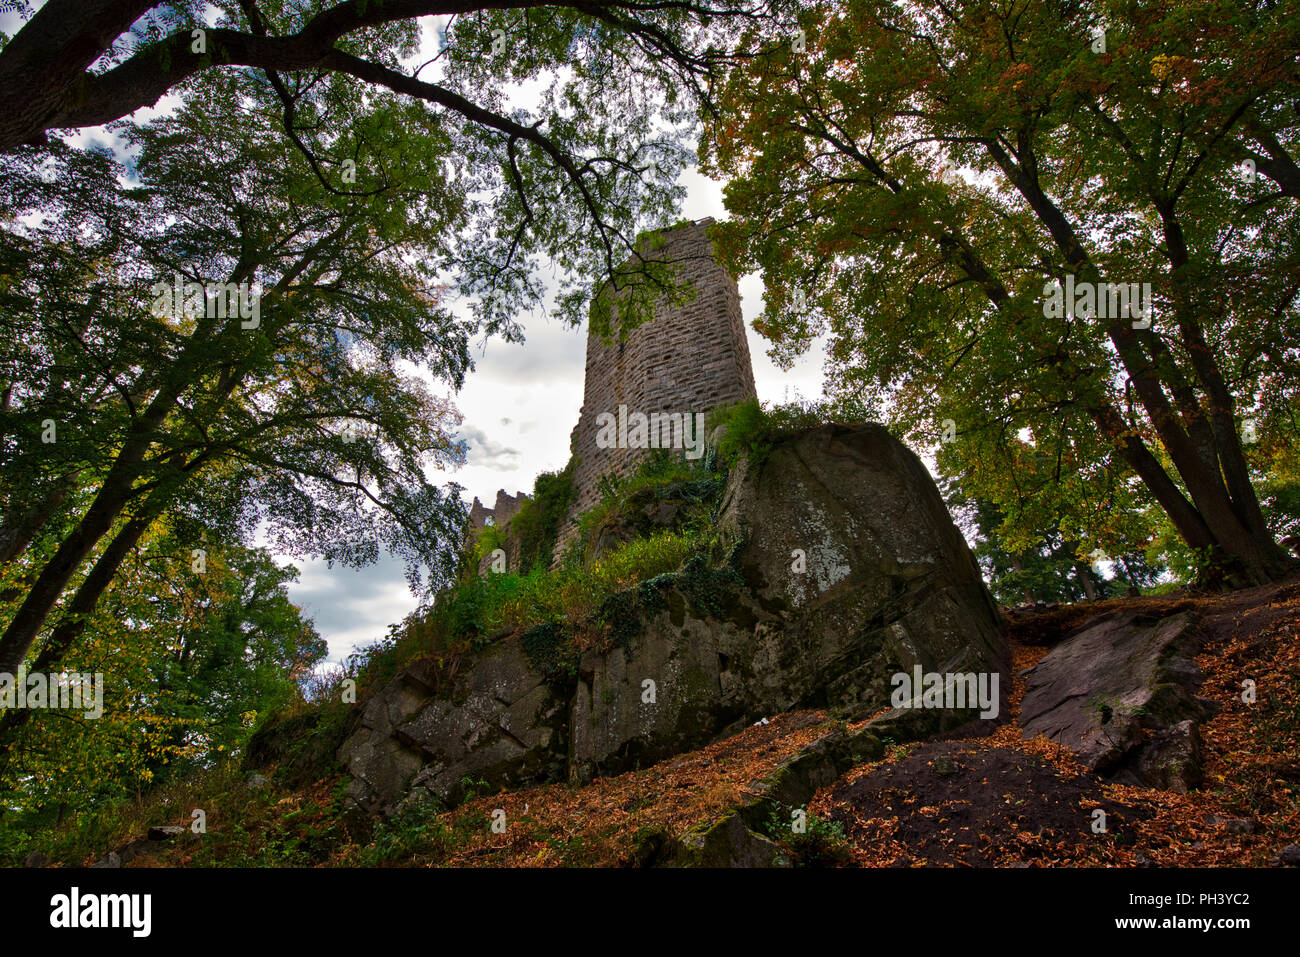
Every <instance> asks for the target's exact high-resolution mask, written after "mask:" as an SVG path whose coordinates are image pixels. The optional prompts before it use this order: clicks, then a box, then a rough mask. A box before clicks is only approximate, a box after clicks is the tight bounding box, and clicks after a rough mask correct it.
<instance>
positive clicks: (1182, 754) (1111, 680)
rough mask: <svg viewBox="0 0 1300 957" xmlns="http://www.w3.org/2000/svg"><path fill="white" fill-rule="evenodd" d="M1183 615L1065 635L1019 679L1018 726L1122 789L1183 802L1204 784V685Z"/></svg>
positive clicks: (1103, 623)
mask: <svg viewBox="0 0 1300 957" xmlns="http://www.w3.org/2000/svg"><path fill="white" fill-rule="evenodd" d="M1194 626H1195V620H1194V618H1193V616H1192V614H1191V613H1190V612H1184V613H1181V614H1178V615H1174V616H1172V617H1169V618H1164V619H1155V620H1152V619H1144V618H1142V617H1141V616H1140V615H1139V614H1138V613H1136V612H1131V611H1130V612H1117V613H1114V614H1110V615H1105V616H1103V617H1102V618H1099V619H1094V620H1093V621H1091V622H1089V623H1088V624H1086V625H1084V626H1083V627H1082V628H1080V629H1077V630H1076V631H1074V632H1072V633H1071V634H1069V635H1067V636H1066V637H1065V639H1064V640H1063V641H1062V642H1061V643H1060V644H1059V645H1057V646H1056V647H1055V648H1053V649H1052V651H1050V652H1049V653H1048V654H1047V655H1046V656H1045V657H1044V658H1043V660H1042V661H1040V662H1039V663H1038V665H1037V667H1035V668H1034V669H1033V670H1032V671H1030V673H1029V675H1028V677H1027V678H1026V684H1025V699H1024V703H1023V704H1022V706H1021V714H1020V725H1021V728H1022V729H1023V730H1024V734H1025V737H1033V736H1034V735H1037V734H1043V735H1046V736H1047V737H1048V738H1051V739H1052V740H1055V741H1059V742H1060V743H1061V744H1063V745H1065V746H1066V747H1068V748H1070V750H1072V751H1074V752H1075V753H1077V754H1078V755H1079V757H1080V758H1082V759H1083V761H1084V762H1085V763H1086V764H1087V765H1088V766H1089V767H1091V768H1093V769H1094V770H1096V771H1098V772H1099V773H1101V774H1105V775H1109V776H1112V777H1113V778H1114V779H1115V780H1117V781H1119V782H1121V783H1124V784H1140V785H1145V786H1148V787H1158V788H1166V789H1172V790H1176V791H1181V792H1184V793H1185V792H1186V791H1187V790H1188V789H1190V788H1193V787H1195V786H1196V785H1197V784H1199V783H1200V780H1201V742H1200V733H1199V726H1198V722H1199V721H1200V720H1203V719H1204V718H1206V717H1208V716H1210V715H1211V714H1213V713H1214V710H1215V708H1216V705H1215V704H1214V702H1211V701H1207V700H1206V699H1204V698H1199V697H1197V696H1196V694H1195V692H1196V690H1197V688H1199V687H1200V684H1201V674H1200V670H1199V669H1198V668H1197V666H1196V663H1195V661H1193V660H1192V655H1193V654H1194V653H1195V645H1196V635H1195V627H1194Z"/></svg>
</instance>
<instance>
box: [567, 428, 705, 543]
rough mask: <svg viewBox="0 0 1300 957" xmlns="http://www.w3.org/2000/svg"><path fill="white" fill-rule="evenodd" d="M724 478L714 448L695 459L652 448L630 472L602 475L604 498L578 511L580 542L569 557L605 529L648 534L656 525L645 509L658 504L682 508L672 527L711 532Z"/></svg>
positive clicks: (600, 489)
mask: <svg viewBox="0 0 1300 957" xmlns="http://www.w3.org/2000/svg"><path fill="white" fill-rule="evenodd" d="M726 479H727V476H726V472H725V471H719V470H718V467H717V459H716V456H715V455H713V454H712V453H710V454H706V455H705V456H704V457H703V458H701V459H699V460H696V461H694V462H692V461H690V460H688V459H686V458H685V457H684V455H682V454H681V453H674V452H673V451H671V450H669V449H655V450H652V451H651V453H650V454H649V455H647V456H646V457H645V458H644V459H642V460H641V461H640V462H639V463H638V465H637V468H636V469H635V470H634V471H633V472H632V473H631V474H629V475H626V476H623V477H621V478H617V477H614V476H610V475H604V476H601V478H600V480H599V482H598V483H597V488H598V489H599V491H600V501H599V502H598V503H597V504H596V505H594V506H593V507H591V508H589V509H587V511H585V512H583V513H582V515H580V516H579V517H578V530H579V544H578V546H577V548H576V549H574V550H573V554H572V556H569V557H571V558H572V560H579V559H580V557H581V555H582V553H583V552H584V551H585V550H586V549H589V548H590V547H591V546H594V545H595V544H596V542H597V540H598V538H599V537H600V534H601V532H602V531H604V530H606V529H610V528H615V529H618V530H620V531H623V532H630V533H631V534H636V535H647V534H650V533H651V531H652V530H653V528H655V527H656V526H654V525H653V523H651V522H650V521H649V517H648V515H647V512H648V511H650V510H652V509H654V508H655V507H656V506H658V505H660V504H670V505H675V506H677V507H678V508H679V514H678V515H677V516H676V517H675V518H674V520H673V522H672V526H671V527H672V528H674V529H679V530H689V531H691V532H693V533H696V534H707V532H708V531H709V530H710V529H711V528H712V526H713V522H714V521H715V520H716V518H717V515H716V512H717V507H718V505H719V504H720V502H721V498H722V490H723V488H724V486H725V485H726Z"/></svg>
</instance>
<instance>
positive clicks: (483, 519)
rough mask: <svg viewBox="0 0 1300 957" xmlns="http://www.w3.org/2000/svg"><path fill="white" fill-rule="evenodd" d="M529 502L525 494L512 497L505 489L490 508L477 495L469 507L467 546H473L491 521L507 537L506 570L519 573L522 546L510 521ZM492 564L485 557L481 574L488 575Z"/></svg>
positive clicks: (521, 493) (488, 558) (481, 564)
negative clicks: (511, 529) (511, 528)
mask: <svg viewBox="0 0 1300 957" xmlns="http://www.w3.org/2000/svg"><path fill="white" fill-rule="evenodd" d="M527 501H529V498H528V496H527V495H525V494H524V493H523V492H520V493H519V494H517V495H511V494H509V493H508V492H507V491H506V490H505V489H498V490H497V498H496V502H495V504H494V505H493V507H492V508H488V507H487V506H486V505H484V504H483V503H482V502H480V501H479V500H478V496H477V495H476V496H474V504H473V505H471V506H470V507H469V525H468V526H467V528H466V530H465V539H466V543H467V545H468V544H473V542H474V540H475V538H476V537H477V536H478V533H479V532H481V531H483V528H484V527H485V526H486V525H487V524H488V520H489V519H490V520H491V523H492V524H493V525H495V526H498V527H500V528H501V529H502V530H503V533H504V535H505V552H506V569H507V570H508V571H514V572H517V571H519V570H520V568H519V565H520V558H521V552H522V544H521V542H520V541H519V538H518V536H515V535H511V534H510V520H511V519H512V518H514V517H515V515H517V514H518V513H519V510H520V509H521V508H523V506H524V502H527ZM491 564H492V559H491V556H485V557H484V559H483V561H482V562H480V564H479V574H480V575H485V574H487V571H488V568H489V567H490V566H491Z"/></svg>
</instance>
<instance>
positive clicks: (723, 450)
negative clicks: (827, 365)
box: [709, 397, 871, 468]
mask: <svg viewBox="0 0 1300 957" xmlns="http://www.w3.org/2000/svg"><path fill="white" fill-rule="evenodd" d="M870 419H871V415H870V410H868V409H867V408H866V407H865V406H863V405H861V404H859V403H858V402H856V401H855V400H854V399H852V398H851V397H850V398H847V399H825V400H822V401H820V402H808V401H800V400H795V401H793V402H788V403H784V404H772V403H763V404H761V405H760V404H759V401H758V400H757V399H746V400H745V401H743V402H738V403H735V404H734V405H729V406H724V407H722V408H720V409H717V410H715V411H714V412H713V413H712V414H711V415H710V416H709V431H710V432H712V431H713V430H714V429H716V428H718V427H719V426H721V427H722V428H723V429H724V430H725V431H724V432H723V435H722V438H721V439H719V440H718V448H717V453H718V460H719V462H721V463H722V464H723V465H724V466H725V467H727V468H732V467H734V466H735V464H736V462H738V461H739V460H740V459H741V458H747V459H749V462H750V464H751V466H753V467H754V468H762V467H763V464H764V463H765V462H766V461H767V457H768V456H769V455H770V454H771V453H772V448H773V447H774V445H775V444H776V442H777V441H779V440H780V439H781V438H782V437H784V436H787V435H793V434H795V433H796V432H801V431H803V430H805V429H812V428H816V427H817V426H819V425H826V424H827V423H830V422H844V423H851V422H867V421H870Z"/></svg>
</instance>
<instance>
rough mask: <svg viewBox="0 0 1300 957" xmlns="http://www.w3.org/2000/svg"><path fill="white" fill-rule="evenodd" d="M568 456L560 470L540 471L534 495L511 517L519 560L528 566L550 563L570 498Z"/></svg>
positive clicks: (570, 482) (510, 525)
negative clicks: (562, 469) (566, 461)
mask: <svg viewBox="0 0 1300 957" xmlns="http://www.w3.org/2000/svg"><path fill="white" fill-rule="evenodd" d="M576 466H577V463H576V461H575V460H572V459H571V460H570V461H569V464H568V465H566V466H565V468H564V471H562V472H543V473H541V474H540V475H538V476H537V479H536V481H535V482H534V483H533V495H532V498H531V499H530V500H528V501H527V502H524V504H523V505H522V506H521V507H520V509H519V511H518V512H516V513H515V515H514V517H513V518H511V519H510V523H509V527H510V534H511V535H513V536H515V537H517V538H518V540H519V554H520V559H519V564H520V567H521V568H527V569H531V568H533V567H534V566H536V565H539V564H540V565H544V566H549V565H550V563H551V553H552V552H553V551H554V550H555V540H556V538H557V537H558V536H559V534H560V525H561V523H562V522H563V521H564V518H565V516H566V515H567V514H568V511H569V506H570V505H571V504H572V502H573V496H574V494H575V490H574V487H573V470H574V468H576Z"/></svg>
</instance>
